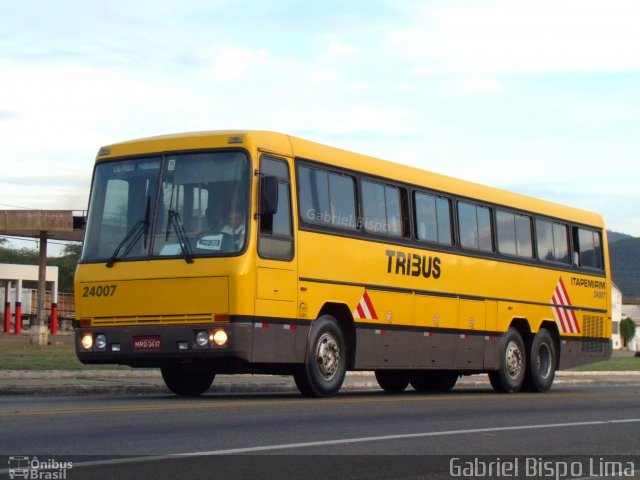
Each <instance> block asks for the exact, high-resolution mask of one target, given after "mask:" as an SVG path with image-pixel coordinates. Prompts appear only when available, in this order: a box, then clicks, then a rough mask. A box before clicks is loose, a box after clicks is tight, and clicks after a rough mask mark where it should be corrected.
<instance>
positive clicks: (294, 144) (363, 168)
mask: <svg viewBox="0 0 640 480" xmlns="http://www.w3.org/2000/svg"><path fill="white" fill-rule="evenodd" d="M231 139H235V140H234V143H233V144H231V142H232V140H231ZM238 139H241V140H240V141H238ZM242 144H244V145H245V146H247V145H253V146H255V147H257V148H261V149H266V150H269V151H272V152H274V153H275V152H280V153H282V154H288V155H291V156H294V157H301V158H304V159H307V160H315V161H318V162H322V163H325V164H329V165H334V166H336V167H339V168H343V169H348V170H353V171H357V172H362V173H365V174H367V175H373V176H377V177H382V178H387V179H389V180H395V181H398V182H402V183H405V184H410V185H414V186H419V187H424V188H426V189H429V190H434V191H439V192H443V193H449V194H453V195H456V196H460V197H467V198H469V199H475V200H478V201H482V202H488V203H493V204H498V205H503V206H505V207H511V208H515V209H518V210H523V211H528V212H532V213H537V214H539V215H546V216H549V217H555V218H562V219H566V220H570V221H573V222H577V223H582V224H585V225H593V226H597V227H600V228H604V220H603V218H602V216H600V215H599V214H596V213H593V212H589V211H586V210H581V209H578V208H573V207H569V206H566V205H561V204H557V203H553V202H549V201H546V200H541V199H538V198H534V197H529V196H526V195H522V194H518V193H514V192H509V191H506V190H502V189H498V188H494V187H489V186H485V185H481V184H478V183H474V182H470V181H467V180H461V179H457V178H453V177H449V176H446V175H442V174H438V173H433V172H430V171H426V170H422V169H419V168H416V167H411V166H408V165H404V164H401V163H396V162H392V161H388V160H382V159H379V158H375V157H371V156H368V155H363V154H359V153H354V152H350V151H348V150H343V149H340V148H336V147H331V146H328V145H323V144H320V143H316V142H313V141H310V140H305V139H302V138H298V137H294V136H290V135H286V134H283V133H277V132H270V131H262V130H214V131H203V132H189V133H179V134H171V135H161V136H156V137H149V138H142V139H137V140H130V141H126V142H121V143H116V144H112V145H109V146H107V147H102V148H101V149H100V152H99V154H98V157H97V161H102V160H106V159H108V158H112V157H119V156H129V155H141V154H145V153H151V152H168V151H176V150H190V149H201V148H219V147H221V146H225V147H228V146H240V145H242Z"/></svg>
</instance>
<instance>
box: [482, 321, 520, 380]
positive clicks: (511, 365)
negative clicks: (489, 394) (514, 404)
mask: <svg viewBox="0 0 640 480" xmlns="http://www.w3.org/2000/svg"><path fill="white" fill-rule="evenodd" d="M525 371H526V353H525V349H524V342H523V341H522V337H521V336H520V333H518V331H517V330H516V329H515V328H510V329H509V330H507V333H506V335H505V336H504V346H503V350H502V356H501V358H500V369H499V370H493V371H491V372H489V380H490V381H491V386H492V387H493V389H494V390H495V391H496V392H500V393H514V392H517V391H519V390H520V388H522V384H523V382H524V377H525Z"/></svg>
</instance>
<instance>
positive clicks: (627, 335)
mask: <svg viewBox="0 0 640 480" xmlns="http://www.w3.org/2000/svg"><path fill="white" fill-rule="evenodd" d="M635 334H636V323H635V322H634V321H633V320H631V319H630V318H629V317H627V318H625V319H624V320H622V321H621V322H620V336H621V337H622V341H623V342H624V346H625V347H628V346H629V341H630V340H631V339H632V338H633V337H634V335H635Z"/></svg>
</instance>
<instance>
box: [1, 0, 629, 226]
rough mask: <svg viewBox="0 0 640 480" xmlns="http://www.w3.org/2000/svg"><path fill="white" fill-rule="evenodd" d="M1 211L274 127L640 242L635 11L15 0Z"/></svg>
mask: <svg viewBox="0 0 640 480" xmlns="http://www.w3.org/2000/svg"><path fill="white" fill-rule="evenodd" d="M0 12H1V13H0V139H1V141H2V145H1V148H0V168H1V173H0V209H12V208H29V209H41V208H52V209H74V210H85V209H86V207H87V201H88V195H89V184H90V181H91V171H92V167H93V161H94V159H95V155H96V153H97V151H98V149H99V147H100V146H102V145H108V144H110V143H115V142H119V141H124V140H129V139H133V138H140V137H148V136H154V135H160V134H166V133H177V132H188V131H201V130H216V129H236V128H238V129H259V130H274V131H279V132H283V133H288V134H291V135H296V136H299V137H303V138H307V139H309V140H314V141H317V142H321V143H327V144H330V145H333V146H336V147H340V148H345V149H348V150H353V151H357V152H360V153H365V154H368V155H372V156H376V157H380V158H384V159H388V160H393V161H396V162H399V163H403V164H407V165H412V166H416V167H419V168H423V169H426V170H431V171H435V172H438V173H443V174H446V175H451V176H455V177H460V178H463V179H466V180H471V181H474V182H479V183H483V184H487V185H491V186H495V187H499V188H504V189H508V190H512V191H516V192H519V193H523V194H526V195H533V196H536V197H540V198H544V199H547V200H551V201H554V202H558V203H563V204H568V205H571V206H576V207H579V208H583V209H587V210H593V211H596V212H599V213H601V214H603V215H604V216H605V219H606V221H607V224H608V228H609V229H611V230H615V231H619V232H623V233H627V234H631V235H634V236H640V208H639V207H640V185H639V180H640V88H639V87H640V28H638V23H639V20H640V2H638V1H637V0H600V1H595V0H518V1H514V0H472V1H465V0H446V1H439V0H416V1H403V0H362V1H360V0H340V1H334V0H324V1H322V2H318V1H294V0H260V1H258V0H253V1H250V0H238V1H234V0H203V1H200V0H177V1H174V0H163V1H162V2H159V1H155V0H154V1H145V0H111V1H106V0H105V1H101V0H77V1H72V0H56V1H49V0H20V1H15V0H0Z"/></svg>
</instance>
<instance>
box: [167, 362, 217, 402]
mask: <svg viewBox="0 0 640 480" xmlns="http://www.w3.org/2000/svg"><path fill="white" fill-rule="evenodd" d="M160 371H161V372H162V379H163V380H164V383H165V384H166V385H167V388H168V389H169V390H171V391H172V392H173V393H175V394H176V395H181V396H183V397H197V396H198V395H202V394H203V393H204V392H206V391H207V390H209V388H210V387H211V384H212V383H213V379H214V378H215V376H216V374H215V372H213V371H212V370H210V369H205V368H201V367H194V366H193V365H189V366H185V365H171V366H166V367H162V368H161V369H160Z"/></svg>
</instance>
